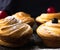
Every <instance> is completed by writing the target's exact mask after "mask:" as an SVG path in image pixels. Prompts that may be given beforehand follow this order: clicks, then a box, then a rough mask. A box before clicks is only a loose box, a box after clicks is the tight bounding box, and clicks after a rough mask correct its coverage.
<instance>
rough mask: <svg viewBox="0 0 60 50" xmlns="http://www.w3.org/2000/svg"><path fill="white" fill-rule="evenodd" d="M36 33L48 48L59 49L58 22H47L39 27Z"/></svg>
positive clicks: (59, 30)
mask: <svg viewBox="0 0 60 50" xmlns="http://www.w3.org/2000/svg"><path fill="white" fill-rule="evenodd" d="M36 32H37V34H38V35H39V36H40V37H41V38H42V39H43V42H44V43H45V45H47V46H48V47H60V20H58V23H52V21H48V22H46V23H44V24H42V25H40V26H39V27H38V28H37V30H36Z"/></svg>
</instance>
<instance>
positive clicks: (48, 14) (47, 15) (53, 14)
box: [36, 13, 60, 23]
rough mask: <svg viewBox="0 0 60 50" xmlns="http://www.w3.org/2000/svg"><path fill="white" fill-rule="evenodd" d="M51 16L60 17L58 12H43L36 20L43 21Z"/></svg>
mask: <svg viewBox="0 0 60 50" xmlns="http://www.w3.org/2000/svg"><path fill="white" fill-rule="evenodd" d="M53 18H58V19H60V13H43V14H41V15H40V16H38V17H37V18H36V21H37V22H40V23H45V22H47V21H49V20H51V19H53Z"/></svg>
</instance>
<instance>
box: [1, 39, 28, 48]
mask: <svg viewBox="0 0 60 50" xmlns="http://www.w3.org/2000/svg"><path fill="white" fill-rule="evenodd" d="M26 43H27V41H24V42H22V43H16V44H15V43H14V44H13V43H8V42H5V41H2V40H0V45H1V46H7V47H21V46H23V45H24V44H26Z"/></svg>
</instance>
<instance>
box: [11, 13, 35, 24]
mask: <svg viewBox="0 0 60 50" xmlns="http://www.w3.org/2000/svg"><path fill="white" fill-rule="evenodd" d="M12 16H14V17H15V18H16V19H17V20H21V21H22V22H23V23H28V24H30V25H33V24H34V18H32V17H31V15H30V14H27V13H25V12H17V13H15V14H13V15H12Z"/></svg>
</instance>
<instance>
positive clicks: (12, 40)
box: [0, 17, 33, 47]
mask: <svg viewBox="0 0 60 50" xmlns="http://www.w3.org/2000/svg"><path fill="white" fill-rule="evenodd" d="M9 19H10V20H9ZM0 21H1V22H0V45H3V46H7V47H18V46H23V45H24V44H26V43H27V42H28V41H29V40H30V37H31V35H32V33H33V30H32V28H31V27H30V25H28V24H26V23H20V22H18V21H17V20H16V19H14V18H10V17H7V18H5V20H4V19H1V20H0Z"/></svg>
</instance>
